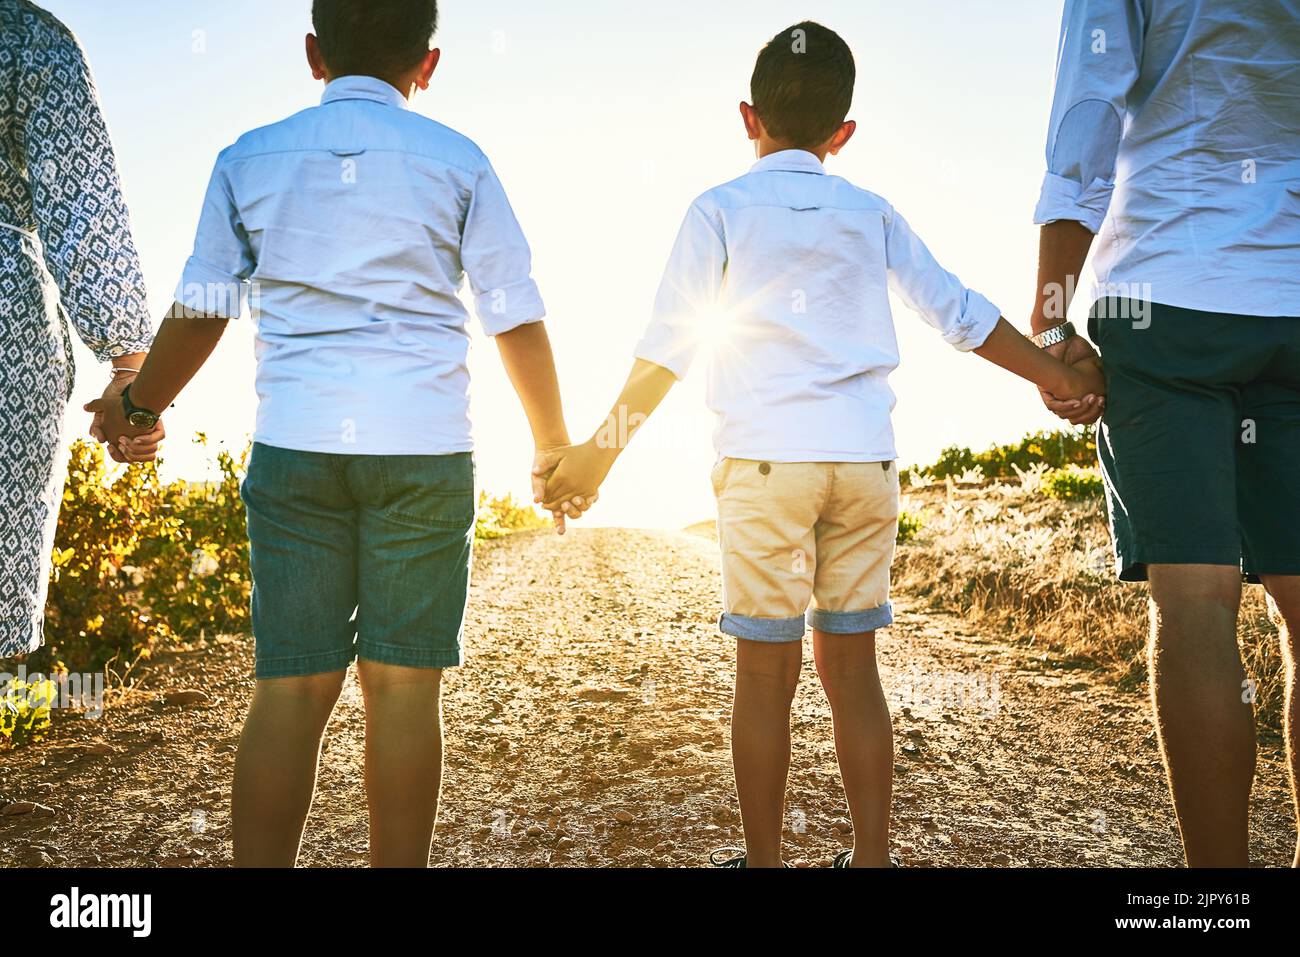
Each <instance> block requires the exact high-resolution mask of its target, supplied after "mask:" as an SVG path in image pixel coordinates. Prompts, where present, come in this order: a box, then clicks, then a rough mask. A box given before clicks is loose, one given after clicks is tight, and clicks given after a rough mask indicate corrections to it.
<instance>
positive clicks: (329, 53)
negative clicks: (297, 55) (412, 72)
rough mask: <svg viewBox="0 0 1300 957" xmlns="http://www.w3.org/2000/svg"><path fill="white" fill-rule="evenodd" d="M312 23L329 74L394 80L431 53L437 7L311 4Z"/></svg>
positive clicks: (412, 1) (401, 0)
mask: <svg viewBox="0 0 1300 957" xmlns="http://www.w3.org/2000/svg"><path fill="white" fill-rule="evenodd" d="M311 21H312V26H313V28H314V29H315V31H316V39H317V41H318V42H319V43H320V51H321V55H322V56H323V57H324V58H325V64H326V66H328V67H329V70H330V73H332V74H334V75H335V76H357V75H361V76H374V77H379V78H380V79H384V80H391V79H394V78H395V77H397V76H399V75H400V74H401V73H403V72H404V71H406V70H409V69H411V67H413V66H415V65H416V64H417V63H419V62H420V60H422V59H423V58H424V57H425V56H426V55H427V54H428V52H429V41H430V40H432V39H433V34H434V31H435V30H437V29H438V2H437V0H313V2H312V5H311Z"/></svg>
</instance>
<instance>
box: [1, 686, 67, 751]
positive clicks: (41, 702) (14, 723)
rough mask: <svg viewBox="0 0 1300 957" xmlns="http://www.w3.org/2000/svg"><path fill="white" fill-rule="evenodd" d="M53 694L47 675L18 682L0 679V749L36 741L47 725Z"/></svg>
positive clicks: (54, 688) (48, 723)
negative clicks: (34, 679) (33, 679)
mask: <svg viewBox="0 0 1300 957" xmlns="http://www.w3.org/2000/svg"><path fill="white" fill-rule="evenodd" d="M55 694H56V687H55V684H54V682H53V681H51V680H50V679H48V678H42V679H39V680H36V681H21V680H18V679H16V678H13V677H12V676H6V678H5V680H3V681H0V748H5V747H15V748H16V747H19V746H20V745H24V744H30V743H31V742H33V741H39V740H40V739H41V738H42V737H43V736H44V734H45V732H46V730H48V728H49V727H50V706H51V704H53V702H54V697H55Z"/></svg>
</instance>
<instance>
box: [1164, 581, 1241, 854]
mask: <svg viewBox="0 0 1300 957" xmlns="http://www.w3.org/2000/svg"><path fill="white" fill-rule="evenodd" d="M1150 577H1151V621H1152V633H1151V648H1150V664H1151V693H1152V699H1153V701H1154V703H1155V713H1156V730H1157V732H1158V734H1159V737H1160V747H1161V750H1162V752H1163V754H1164V761H1165V770H1166V772H1167V774H1168V776H1169V788H1170V791H1171V792H1172V794H1173V800H1174V811H1175V813H1176V814H1177V815H1178V826H1179V829H1180V830H1181V831H1182V835H1183V851H1184V853H1185V855H1186V857H1187V864H1188V866H1189V867H1246V866H1248V864H1249V852H1248V835H1249V821H1250V789H1251V784H1252V782H1253V780H1254V776H1255V715H1254V712H1253V710H1252V707H1251V704H1250V702H1249V700H1243V698H1246V697H1247V696H1245V695H1244V694H1243V684H1244V682H1245V669H1244V668H1243V667H1242V663H1241V653H1240V651H1239V650H1238V648H1237V611H1238V606H1239V604H1240V602H1241V573H1240V572H1239V571H1238V570H1237V569H1236V568H1234V567H1231V566H1227V565H1152V566H1151V568H1150Z"/></svg>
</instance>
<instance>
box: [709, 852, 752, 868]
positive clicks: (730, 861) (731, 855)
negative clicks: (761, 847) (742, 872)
mask: <svg viewBox="0 0 1300 957" xmlns="http://www.w3.org/2000/svg"><path fill="white" fill-rule="evenodd" d="M709 863H710V864H712V865H713V866H714V867H744V866H745V852H744V851H742V850H741V849H740V848H738V847H720V848H718V849H717V850H716V851H712V852H710V854H709Z"/></svg>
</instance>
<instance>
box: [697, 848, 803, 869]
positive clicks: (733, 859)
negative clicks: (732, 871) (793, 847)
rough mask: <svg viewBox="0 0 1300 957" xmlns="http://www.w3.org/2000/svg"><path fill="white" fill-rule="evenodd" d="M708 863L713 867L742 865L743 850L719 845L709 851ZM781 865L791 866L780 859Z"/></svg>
mask: <svg viewBox="0 0 1300 957" xmlns="http://www.w3.org/2000/svg"><path fill="white" fill-rule="evenodd" d="M709 863H710V864H712V865H713V866H714V867H744V866H745V852H744V851H742V850H741V849H740V848H738V847H720V848H718V849H717V850H716V851H712V852H710V853H709ZM781 866H782V867H793V865H792V864H790V863H789V862H788V861H782V862H781Z"/></svg>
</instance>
